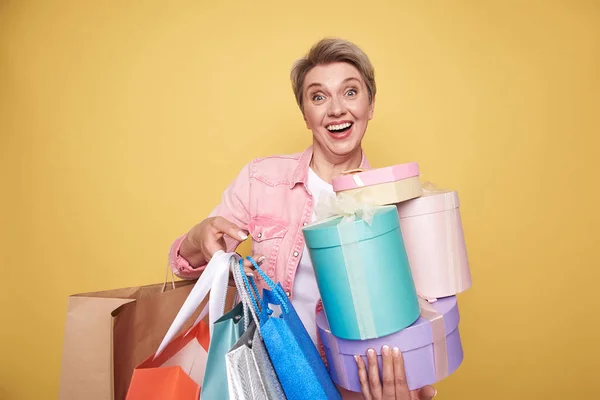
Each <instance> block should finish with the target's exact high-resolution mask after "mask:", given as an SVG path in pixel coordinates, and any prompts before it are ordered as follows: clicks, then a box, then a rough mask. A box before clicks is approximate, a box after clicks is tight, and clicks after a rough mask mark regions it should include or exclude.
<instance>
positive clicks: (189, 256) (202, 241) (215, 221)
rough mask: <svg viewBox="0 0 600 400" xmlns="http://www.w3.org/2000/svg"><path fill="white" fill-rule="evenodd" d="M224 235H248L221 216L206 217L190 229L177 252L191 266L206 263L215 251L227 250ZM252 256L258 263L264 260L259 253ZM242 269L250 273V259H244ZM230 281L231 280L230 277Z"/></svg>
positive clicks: (243, 238)
mask: <svg viewBox="0 0 600 400" xmlns="http://www.w3.org/2000/svg"><path fill="white" fill-rule="evenodd" d="M225 235H227V236H229V237H230V238H232V239H234V240H238V241H244V240H246V239H248V235H246V233H245V232H244V231H242V230H241V229H240V228H239V227H238V226H237V225H236V224H234V223H233V222H230V221H228V220H226V219H225V218H223V217H211V218H206V219H205V220H203V221H202V222H200V223H199V224H197V225H195V226H194V227H193V228H192V229H190V231H189V232H188V234H187V236H186V238H185V240H184V241H183V243H181V247H180V249H179V253H180V254H181V256H182V257H184V258H185V259H186V260H187V261H188V262H189V263H190V264H191V265H192V266H194V267H199V266H201V265H203V264H206V263H207V262H208V261H209V260H210V259H211V258H212V256H213V255H214V254H215V253H216V252H217V251H219V250H223V251H227V246H226V244H225ZM252 258H253V259H254V260H255V261H256V262H257V263H258V264H260V263H261V262H262V261H264V257H263V256H261V255H259V254H256V255H254V256H252ZM244 269H245V271H246V274H249V275H251V274H252V271H253V270H254V267H253V266H252V264H251V263H250V261H248V260H244ZM230 281H231V282H233V280H232V279H230ZM233 284H235V283H233Z"/></svg>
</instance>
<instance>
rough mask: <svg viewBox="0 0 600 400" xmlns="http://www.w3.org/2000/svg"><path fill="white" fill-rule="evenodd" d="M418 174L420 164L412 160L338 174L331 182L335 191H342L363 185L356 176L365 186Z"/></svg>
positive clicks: (412, 176)
mask: <svg viewBox="0 0 600 400" xmlns="http://www.w3.org/2000/svg"><path fill="white" fill-rule="evenodd" d="M417 176H419V164H417V163H416V162H411V163H406V164H398V165H393V166H391V167H385V168H375V169H370V170H366V171H361V172H356V173H354V174H348V175H342V176H338V177H335V178H333V180H332V182H331V184H332V186H333V190H334V191H335V192H341V191H344V190H351V189H358V188H360V187H361V186H360V185H359V184H358V183H357V179H356V177H358V178H359V179H360V181H361V182H362V183H363V184H364V186H373V185H378V184H381V183H391V182H396V181H399V180H402V179H408V178H414V177H417Z"/></svg>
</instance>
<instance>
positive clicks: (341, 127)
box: [327, 122, 352, 132]
mask: <svg viewBox="0 0 600 400" xmlns="http://www.w3.org/2000/svg"><path fill="white" fill-rule="evenodd" d="M351 126H352V124H351V123H350V122H345V123H343V124H339V125H329V126H328V127H327V130H328V131H330V132H336V131H343V130H344V129H348V128H350V127H351Z"/></svg>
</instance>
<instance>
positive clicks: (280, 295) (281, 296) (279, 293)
mask: <svg viewBox="0 0 600 400" xmlns="http://www.w3.org/2000/svg"><path fill="white" fill-rule="evenodd" d="M246 260H248V261H250V263H251V264H252V266H254V269H255V270H256V272H258V273H259V274H260V276H262V278H263V279H264V280H265V282H266V283H267V285H268V286H269V288H270V289H271V291H272V292H273V294H275V297H277V300H279V303H280V304H281V307H282V308H283V312H284V313H286V314H287V313H288V312H289V309H288V306H287V303H286V301H285V298H286V294H285V292H284V291H283V288H282V287H281V286H280V285H277V284H276V283H275V282H273V281H272V280H271V278H269V276H268V275H267V274H265V272H264V271H263V270H262V269H260V267H259V266H258V264H257V263H256V261H254V259H253V258H252V257H250V256H246ZM242 277H244V280H245V279H246V278H245V275H243V276H242ZM250 279H252V281H254V279H253V278H250ZM254 287H255V288H256V284H254ZM256 290H258V289H256ZM272 312H273V310H271V309H269V310H267V313H268V314H271V313H272Z"/></svg>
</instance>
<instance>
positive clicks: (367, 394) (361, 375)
mask: <svg viewBox="0 0 600 400" xmlns="http://www.w3.org/2000/svg"><path fill="white" fill-rule="evenodd" d="M354 360H356V366H357V368H358V380H359V382H360V389H361V391H362V394H363V397H364V398H365V400H372V399H373V396H371V390H369V378H368V377H367V367H366V366H365V362H364V361H363V359H362V357H359V356H354Z"/></svg>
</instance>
